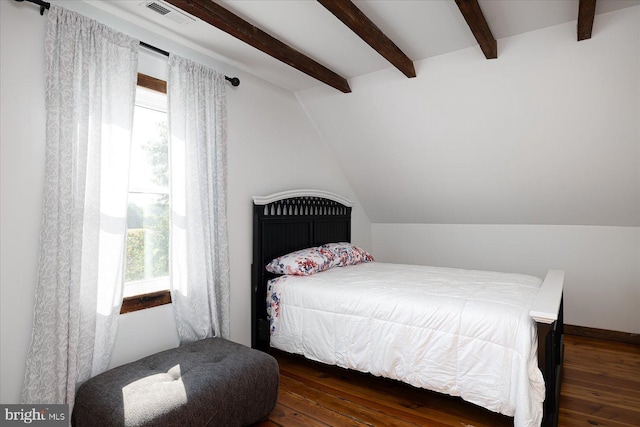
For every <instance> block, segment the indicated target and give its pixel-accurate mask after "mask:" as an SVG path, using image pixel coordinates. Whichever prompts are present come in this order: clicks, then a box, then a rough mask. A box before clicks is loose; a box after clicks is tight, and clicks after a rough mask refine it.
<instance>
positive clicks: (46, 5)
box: [15, 0, 240, 86]
mask: <svg viewBox="0 0 640 427" xmlns="http://www.w3.org/2000/svg"><path fill="white" fill-rule="evenodd" d="M15 1H17V2H23V1H26V2H29V3H33V4H37V5H38V6H40V15H44V11H45V9H47V10H48V9H49V8H51V3H48V2H46V1H42V0H15ZM140 46H142V47H144V48H147V49H149V50H152V51H154V52H157V53H159V54H162V55H164V56H169V52H167V51H166V50H162V49H160V48H158V47H155V46H152V45H150V44H149V43H145V42H142V41H141V42H140ZM224 78H225V79H227V81H228V82H229V83H231V86H240V79H239V78H237V77H229V76H224Z"/></svg>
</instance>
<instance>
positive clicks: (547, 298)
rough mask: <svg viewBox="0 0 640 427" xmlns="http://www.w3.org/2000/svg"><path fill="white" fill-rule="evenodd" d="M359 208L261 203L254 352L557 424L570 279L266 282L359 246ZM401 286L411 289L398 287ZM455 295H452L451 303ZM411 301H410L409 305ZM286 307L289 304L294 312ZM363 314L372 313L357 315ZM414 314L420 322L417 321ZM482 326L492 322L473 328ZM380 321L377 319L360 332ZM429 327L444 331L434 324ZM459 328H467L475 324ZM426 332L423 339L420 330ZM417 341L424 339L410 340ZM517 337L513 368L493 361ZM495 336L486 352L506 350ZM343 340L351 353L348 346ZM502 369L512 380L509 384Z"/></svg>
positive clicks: (555, 274) (331, 273) (310, 193)
mask: <svg viewBox="0 0 640 427" xmlns="http://www.w3.org/2000/svg"><path fill="white" fill-rule="evenodd" d="M351 206H352V204H351V202H349V201H348V200H346V199H344V198H342V197H340V196H338V195H335V194H331V193H327V192H322V191H317V190H295V191H288V192H283V193H277V194H274V195H270V196H266V197H254V222H253V227H254V229H253V239H254V247H253V264H252V346H253V347H254V348H257V349H260V350H263V351H269V350H270V348H271V346H272V345H273V347H275V348H278V349H281V350H284V351H289V352H292V353H298V354H302V355H304V356H306V357H309V358H311V359H314V360H318V361H322V362H324V363H329V364H336V365H338V366H342V367H347V368H351V369H356V370H360V371H364V372H370V373H372V374H374V375H378V376H384V377H389V378H393V379H398V380H401V381H404V382H407V383H409V384H412V385H415V386H418V387H423V388H426V389H430V390H434V391H439V392H444V393H447V394H452V395H456V396H462V397H463V398H464V399H465V400H469V401H471V402H473V403H476V404H479V405H481V406H484V407H486V408H487V409H490V410H493V411H495V412H500V413H503V414H506V415H511V416H514V424H515V425H516V426H525V425H537V424H538V423H541V425H544V426H552V425H557V414H558V400H559V386H560V375H561V367H562V328H563V319H562V286H563V280H564V273H563V272H562V271H558V270H550V271H549V272H548V273H547V275H546V277H545V278H544V280H540V279H537V278H534V277H531V276H525V275H515V274H505V273H492V272H480V271H470V270H459V269H444V268H437V267H424V266H402V265H397V264H385V263H379V262H359V263H353V264H354V265H348V266H346V268H328V269H326V271H322V272H319V273H317V274H313V275H308V276H293V275H288V276H284V277H283V278H280V279H279V278H278V277H279V275H277V274H274V273H270V272H269V271H267V269H266V268H265V266H266V265H267V264H268V263H270V262H271V261H272V260H273V259H275V258H277V257H281V256H283V255H285V254H288V253H291V252H294V251H298V250H301V249H305V248H318V247H326V246H322V245H326V244H334V243H335V242H349V241H350V240H351ZM280 273H286V271H280ZM422 276H431V277H438V278H437V279H436V280H435V288H430V289H428V290H425V289H426V288H424V287H423V286H424V285H423V284H416V283H417V282H418V281H419V279H418V278H419V277H422ZM396 277H400V278H401V280H399V281H398V282H396V283H395V284H393V285H389V283H390V281H391V280H395V279H394V278H396ZM364 278H368V282H367V284H363V279H364ZM465 281H466V282H465ZM452 283H453V284H452ZM469 283H483V288H482V290H480V288H479V287H476V288H473V291H470V288H468V285H469ZM347 285H348V286H351V287H347ZM454 285H455V286H454ZM456 286H457V287H456ZM505 286H507V287H506V288H505ZM389 288H395V293H389ZM485 288H486V289H485ZM283 289H287V291H286V292H288V293H287V294H286V297H284V298H282V301H281V302H282V303H283V306H281V307H278V310H280V313H281V314H282V315H281V316H271V318H270V317H269V313H268V311H267V306H268V305H269V307H271V308H272V302H273V295H274V293H277V297H278V299H280V298H281V297H282V295H281V294H280V292H284V290H283ZM364 289H366V290H364ZM516 289H517V290H516ZM445 290H446V291H447V292H452V294H447V293H443V292H445ZM485 291H486V292H488V293H484V292H485ZM509 293H510V294H512V296H513V295H515V300H516V301H515V302H512V301H509V302H508V304H504V301H502V299H504V298H506V296H505V295H504V294H509ZM456 294H457V295H456ZM267 295H268V296H269V304H267ZM329 295H331V297H330V298H327V296H329ZM401 295H402V296H407V295H410V297H409V298H406V299H405V301H401V300H400V299H399V298H400V296H401ZM365 296H366V297H367V302H366V303H365V302H364V301H365V298H364V297H365ZM460 297H462V299H459V298H460ZM376 298H378V299H376ZM465 298H466V299H465ZM396 299H398V301H396ZM285 301H286V303H287V304H289V305H284V304H285ZM349 301H357V304H356V303H349ZM376 301H377V302H376ZM448 302H451V303H452V305H453V310H455V309H456V306H457V307H458V308H461V307H465V310H466V312H464V314H461V313H456V312H455V311H453V312H452V311H451V310H450V307H449V308H447V307H448V306H447V304H448ZM354 306H358V307H360V308H359V310H364V312H357V313H355V312H353V311H351V310H353V307H354ZM499 306H503V307H504V306H507V307H509V308H508V309H506V310H503V311H507V312H510V311H513V312H515V314H514V316H515V320H512V321H509V320H505V319H507V317H504V316H507V315H508V313H502V312H500V310H496V309H495V307H499ZM516 306H517V307H516ZM388 307H395V308H394V309H387V308H388ZM398 307H401V309H398ZM385 310H386V311H385ZM310 313H311V314H310ZM407 313H413V317H411V316H407ZM474 313H475V314H474ZM474 315H476V316H479V318H480V319H481V320H478V319H475V320H474V318H473V317H469V316H474ZM372 318H374V319H376V320H375V321H371V320H369V321H366V322H358V321H357V319H372ZM302 319H304V320H302ZM354 319H355V320H354ZM425 319H432V320H433V322H432V323H429V324H428V325H427V324H426V323H425V322H426V320H425ZM460 319H466V320H465V322H466V323H465V322H463V321H461V320H460ZM423 320H424V322H423ZM416 322H417V323H419V324H420V325H418V326H420V327H421V328H416V326H417V325H416ZM509 322H511V323H509ZM421 323H425V324H424V325H422V324H421ZM303 324H304V328H303V326H302V325H303ZM433 325H439V326H438V327H437V328H435V327H434V326H433ZM489 325H490V326H489ZM501 325H502V326H501ZM424 326H427V327H426V328H424ZM358 328H364V329H361V330H359V329H358ZM434 328H435V329H434ZM411 330H421V331H422V332H419V333H418V334H417V335H409V331H411ZM354 331H357V332H355V333H354ZM425 331H426V332H425ZM272 334H273V342H272ZM420 334H422V335H420ZM483 334H484V335H483ZM305 336H306V337H307V340H306V341H304V337H305ZM409 336H410V337H411V338H407V337H409ZM446 336H450V337H451V336H452V337H455V338H454V341H455V343H456V346H458V347H455V351H454V354H453V355H452V352H451V351H450V349H451V345H452V344H451V340H450V339H448V341H442V339H443V337H446ZM508 336H514V337H517V341H518V343H513V344H509V343H507V344H506V346H507V347H509V346H512V345H513V346H514V349H513V351H512V350H510V349H509V350H508V351H506V352H503V353H499V354H503V355H508V358H505V357H504V356H503V359H504V360H500V361H496V360H495V359H496V356H495V353H494V352H492V351H488V352H485V353H486V354H483V352H484V350H483V349H486V348H487V347H492V346H495V345H503V344H502V341H505V342H507V341H506V340H507V339H508V338H504V339H503V338H500V337H508ZM296 337H297V338H296ZM310 337H312V339H309V338H310ZM336 337H348V339H336ZM354 337H367V338H366V339H360V340H358V339H354ZM397 337H402V338H401V339H396V338H397ZM492 337H498V338H497V341H500V342H497V343H496V342H490V343H489V344H487V342H489V341H492V340H493V341H496V339H494V338H492ZM429 340H431V341H429ZM303 341H304V342H303ZM344 341H349V342H350V344H349V345H350V346H351V347H345V346H343V345H342V344H341V343H343V342H344ZM311 342H313V343H321V342H326V344H328V346H321V345H319V346H317V348H316V347H314V346H315V344H314V345H310V343H311ZM465 343H471V344H465ZM473 343H476V344H475V347H474V344H473ZM478 343H481V345H478ZM372 347H375V348H372ZM438 348H449V351H444V350H443V351H437V349H438ZM514 354H515V355H519V356H518V357H514ZM520 356H521V357H520ZM483 357H484V358H485V360H483V359H482V358H483ZM536 359H537V360H536ZM536 365H537V366H536ZM501 368H503V369H501ZM452 370H453V371H454V372H453V373H451V371H452ZM501 370H502V371H505V372H506V374H505V375H503V376H500V375H501V374H500V372H499V371H501ZM440 371H441V372H440ZM448 372H449V373H448ZM523 379H524V380H523ZM525 380H526V381H525ZM496 383H497V384H500V385H498V386H496ZM483 387H484V389H483ZM483 390H484V391H483ZM484 394H487V395H490V396H488V397H487V396H483V395H484ZM543 399H544V403H541V401H542V400H543Z"/></svg>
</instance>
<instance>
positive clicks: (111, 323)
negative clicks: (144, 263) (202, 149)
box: [21, 5, 139, 405]
mask: <svg viewBox="0 0 640 427" xmlns="http://www.w3.org/2000/svg"><path fill="white" fill-rule="evenodd" d="M138 46H139V43H138V41H137V40H133V39H131V38H130V37H128V36H125V35H123V34H121V33H117V32H115V31H113V30H112V29H110V28H108V27H106V26H104V25H101V24H99V23H97V22H95V21H93V20H90V19H88V18H86V17H84V16H82V15H79V14H77V13H74V12H71V11H68V10H65V9H63V8H60V7H57V6H55V5H52V6H51V9H50V10H49V13H48V17H47V30H46V40H45V50H46V53H45V63H46V65H45V66H46V70H45V76H46V94H45V96H46V101H45V102H46V108H47V118H46V120H47V127H46V171H45V185H44V202H43V224H42V232H41V236H40V265H39V269H38V282H37V285H36V301H35V314H34V322H33V335H32V341H31V346H30V348H29V353H28V356H27V362H26V373H25V379H24V384H23V389H22V396H21V401H22V402H23V403H68V404H70V405H73V400H74V396H75V389H76V385H77V384H78V383H80V382H82V381H84V380H86V379H88V378H89V377H91V376H93V375H96V374H98V373H99V372H101V371H103V370H105V369H106V368H107V367H108V365H109V359H110V357H111V350H112V347H113V342H114V339H115V334H116V330H117V316H118V313H119V311H120V306H121V304H122V281H123V262H124V248H125V234H126V218H127V186H128V175H129V147H130V143H131V128H132V122H133V108H134V97H135V88H136V77H137V61H138Z"/></svg>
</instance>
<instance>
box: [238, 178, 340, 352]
mask: <svg viewBox="0 0 640 427" xmlns="http://www.w3.org/2000/svg"><path fill="white" fill-rule="evenodd" d="M253 205H254V206H253V262H252V266H251V267H252V268H251V271H252V274H251V281H252V292H251V295H252V297H251V312H252V322H251V323H252V328H251V329H252V330H251V345H252V347H254V348H259V349H261V350H265V351H268V349H269V322H268V320H267V313H266V290H267V281H268V280H269V279H270V278H273V277H274V275H273V274H271V273H268V272H267V271H266V270H265V268H264V267H265V265H266V264H267V263H268V262H269V261H271V260H272V259H273V258H274V257H277V256H280V255H284V254H286V253H289V252H293V251H295V250H299V249H304V248H308V247H312V246H318V245H322V244H325V243H331V242H348V241H350V240H351V209H352V206H353V202H351V201H349V200H347V199H345V198H344V197H342V196H339V195H337V194H333V193H330V192H327V191H322V190H308V189H307V190H290V191H283V192H280V193H276V194H272V195H269V196H260V197H254V198H253Z"/></svg>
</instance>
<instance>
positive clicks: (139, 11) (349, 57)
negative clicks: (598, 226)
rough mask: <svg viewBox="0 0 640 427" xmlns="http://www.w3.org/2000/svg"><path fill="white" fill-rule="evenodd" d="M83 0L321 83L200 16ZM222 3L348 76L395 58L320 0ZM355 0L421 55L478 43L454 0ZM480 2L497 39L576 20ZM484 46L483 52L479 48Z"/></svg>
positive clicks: (561, 1)
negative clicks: (176, 16)
mask: <svg viewBox="0 0 640 427" xmlns="http://www.w3.org/2000/svg"><path fill="white" fill-rule="evenodd" d="M84 1H85V2H87V3H90V4H92V5H94V6H97V7H99V8H102V9H104V10H106V11H108V12H111V13H114V14H116V15H119V16H121V17H123V18H125V19H127V20H130V21H134V22H136V23H138V24H139V25H141V26H144V27H147V28H148V29H151V30H153V31H156V32H159V33H162V34H163V35H168V36H169V37H170V38H174V39H176V40H177V41H179V42H182V43H184V44H187V45H189V46H190V47H193V48H195V49H198V50H201V51H203V52H204V53H208V54H210V55H211V56H213V57H217V58H219V59H221V60H223V61H225V62H227V63H229V64H231V65H234V66H236V67H238V68H240V69H242V70H244V71H247V72H249V73H252V74H255V75H257V76H259V77H261V78H263V79H265V80H267V81H269V82H272V83H274V84H276V85H278V86H281V87H283V88H286V89H289V90H291V91H294V92H296V91H299V90H304V89H309V88H311V87H315V86H318V85H320V84H321V83H320V82H318V81H317V80H315V79H313V78H311V77H309V76H307V75H305V74H303V73H302V72H300V71H297V70H295V69H293V68H291V67H289V66H288V65H286V64H284V63H282V62H280V61H278V60H276V59H274V58H272V57H270V56H268V55H266V54H265V53H262V52H260V51H258V50H257V49H254V48H253V47H251V46H249V45H247V44H245V43H243V42H241V41H239V40H237V39H235V38H234V37H232V36H230V35H228V34H226V33H225V32H223V31H221V30H218V29H216V28H214V27H212V26H210V25H209V24H207V23H206V22H203V21H201V20H200V19H195V20H194V22H192V23H190V24H186V25H183V24H177V23H175V22H173V21H171V20H170V19H167V18H166V17H162V16H160V15H158V14H157V13H155V12H153V11H150V10H149V9H147V8H145V7H144V3H146V1H143V0H140V1H137V0H108V1H107V0H84ZM159 1H162V0H159ZM215 3H217V4H220V5H221V6H223V7H224V8H226V9H228V10H229V11H231V12H232V13H234V14H236V15H238V16H239V17H240V18H242V19H244V20H246V21H248V22H249V23H251V24H253V25H255V26H257V27H259V28H260V29H262V30H264V31H265V32H267V33H268V34H270V35H272V36H274V37H276V38H277V39H279V40H281V41H282V42H284V43H286V44H287V45H289V46H291V47H293V48H295V49H297V50H299V51H301V52H303V53H304V54H306V55H307V56H309V57H311V58H312V59H314V60H316V61H318V62H319V63H320V64H322V65H324V66H326V67H328V68H330V69H331V70H333V71H335V72H337V73H338V74H340V75H341V76H344V77H345V78H347V79H351V78H353V77H357V76H361V75H365V74H368V73H371V72H375V71H379V70H382V69H386V68H388V67H390V66H391V65H390V64H389V63H388V62H387V61H386V60H385V59H384V58H382V57H381V56H380V55H378V54H377V53H376V52H375V51H374V50H373V49H372V48H371V47H369V46H368V45H367V44H366V43H365V42H363V41H362V40H361V39H360V38H359V37H358V36H357V35H355V34H354V33H353V32H352V31H351V30H349V29H348V28H347V27H346V26H345V25H344V24H343V23H342V22H340V21H339V20H338V19H336V18H335V16H333V15H332V14H331V13H330V12H329V11H328V10H326V9H325V8H324V7H323V6H322V5H321V4H320V3H318V2H317V1H315V0H231V1H228V0H226V1H220V0H216V1H215ZM353 3H354V4H355V5H356V6H357V7H358V8H359V9H360V10H361V11H362V12H363V13H364V14H365V15H366V16H367V17H368V18H369V19H370V20H371V21H373V23H374V24H375V25H376V26H378V27H379V28H380V29H381V30H382V31H383V32H384V33H385V34H386V35H387V36H388V37H389V38H390V39H391V40H392V41H393V42H394V43H395V44H396V45H398V47H399V48H400V49H401V50H402V51H403V52H405V53H406V54H407V56H408V57H409V58H411V59H412V60H414V61H418V60H422V59H425V58H430V57H433V56H437V55H441V54H443V53H447V52H452V51H456V50H459V49H464V48H467V47H471V46H476V47H477V42H476V40H475V38H474V37H473V35H472V33H471V31H470V30H469V27H468V25H467V24H466V23H465V20H464V18H463V17H462V14H461V13H460V10H459V9H458V7H457V6H456V3H455V1H454V0H355V1H353ZM479 3H480V6H481V8H482V12H483V13H484V15H485V17H486V19H487V21H488V23H489V26H490V28H491V31H492V33H493V35H494V37H495V38H496V39H501V38H505V37H510V36H513V35H516V34H521V33H524V32H528V31H532V30H535V29H539V28H544V27H548V26H552V25H557V24H560V23H563V22H571V21H574V22H575V21H576V19H577V14H578V0H551V1H549V0H525V1H514V0H480V1H479ZM165 4H166V3H165ZM637 4H640V0H599V1H598V2H597V6H596V14H602V13H606V12H609V11H612V10H617V9H620V8H625V7H630V6H633V5H637ZM147 42H149V41H147ZM159 47H162V46H159ZM498 49H500V47H498ZM477 51H478V55H479V58H482V57H483V56H482V52H481V51H480V49H479V48H477Z"/></svg>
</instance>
